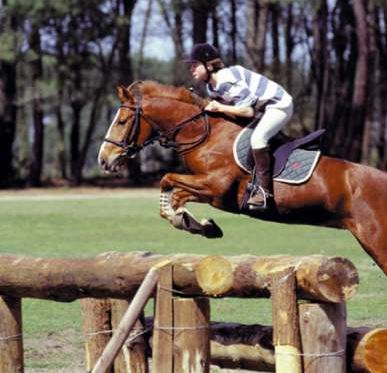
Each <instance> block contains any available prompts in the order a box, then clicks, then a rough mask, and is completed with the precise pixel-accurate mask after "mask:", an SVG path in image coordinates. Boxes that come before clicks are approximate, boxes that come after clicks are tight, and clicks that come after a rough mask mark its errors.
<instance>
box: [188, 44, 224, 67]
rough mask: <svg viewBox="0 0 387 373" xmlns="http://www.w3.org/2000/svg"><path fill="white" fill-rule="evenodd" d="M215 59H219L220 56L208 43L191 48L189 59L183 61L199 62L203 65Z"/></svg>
mask: <svg viewBox="0 0 387 373" xmlns="http://www.w3.org/2000/svg"><path fill="white" fill-rule="evenodd" d="M216 58H220V55H219V52H218V50H217V49H216V48H215V47H213V46H212V45H210V44H208V43H200V44H195V45H194V46H193V48H192V51H191V54H190V56H189V59H187V60H185V62H188V63H192V62H196V61H199V62H201V63H203V64H204V65H205V64H206V62H208V61H211V60H214V59H216Z"/></svg>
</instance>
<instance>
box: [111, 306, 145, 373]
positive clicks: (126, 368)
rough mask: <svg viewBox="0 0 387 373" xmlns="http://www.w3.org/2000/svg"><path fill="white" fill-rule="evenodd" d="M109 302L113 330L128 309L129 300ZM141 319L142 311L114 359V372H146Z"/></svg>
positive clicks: (142, 317) (142, 316)
mask: <svg viewBox="0 0 387 373" xmlns="http://www.w3.org/2000/svg"><path fill="white" fill-rule="evenodd" d="M110 303H111V325H112V328H113V330H115V329H116V328H117V327H118V325H119V322H120V321H121V319H122V317H123V315H124V314H125V312H126V310H127V309H128V307H129V305H130V302H129V301H126V300H120V299H111V300H110ZM143 319H144V315H143V313H142V314H141V316H140V318H139V319H137V321H136V322H135V324H134V327H133V330H132V331H131V332H130V333H129V337H128V339H127V340H126V341H125V343H124V345H123V346H122V348H121V351H120V352H119V354H118V355H117V357H116V359H115V360H114V373H129V372H130V373H148V371H149V369H148V359H147V357H146V356H145V339H144V335H142V334H141V333H142V332H143V331H144V326H143ZM136 335H138V337H136Z"/></svg>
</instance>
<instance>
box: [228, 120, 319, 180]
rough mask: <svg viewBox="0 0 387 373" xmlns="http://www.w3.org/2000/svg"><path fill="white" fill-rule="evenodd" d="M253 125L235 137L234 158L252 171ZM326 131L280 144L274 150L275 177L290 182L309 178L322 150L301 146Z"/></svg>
mask: <svg viewBox="0 0 387 373" xmlns="http://www.w3.org/2000/svg"><path fill="white" fill-rule="evenodd" d="M253 129H254V128H251V127H246V128H245V129H243V130H242V131H241V132H240V134H239V135H238V137H237V138H236V139H235V142H234V146H233V153H234V159H235V162H236V163H237V165H238V166H239V167H240V168H242V169H243V170H244V171H246V172H249V173H251V172H252V169H253V167H254V161H253V156H252V151H251V146H250V138H251V135H252V133H253ZM323 132H324V131H322V130H321V131H316V132H313V133H311V134H310V135H308V136H306V137H305V138H302V139H297V140H294V141H291V142H289V143H286V144H284V145H282V146H280V147H279V148H278V149H277V150H275V151H274V159H275V160H274V171H273V179H274V180H275V181H280V182H283V183H288V184H302V183H304V182H306V181H307V180H309V178H310V177H311V176H312V174H313V170H314V169H315V168H316V165H317V162H318V160H319V158H320V155H321V152H320V150H307V149H300V148H299V147H300V146H302V145H305V144H308V143H310V142H311V141H313V140H315V139H317V138H319V137H320V136H321V135H322V133H323Z"/></svg>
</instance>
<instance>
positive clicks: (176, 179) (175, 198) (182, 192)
mask: <svg viewBox="0 0 387 373" xmlns="http://www.w3.org/2000/svg"><path fill="white" fill-rule="evenodd" d="M160 186H161V194H160V215H161V217H163V218H165V219H167V220H168V221H169V222H170V223H171V224H172V225H173V226H174V227H176V228H178V229H183V230H186V231H188V232H190V233H193V234H200V235H202V236H205V237H207V238H217V237H222V236H223V233H222V231H221V229H220V228H219V227H218V226H217V225H216V223H215V222H214V221H213V220H212V219H203V220H202V221H200V222H199V221H198V220H197V219H196V218H195V217H194V216H193V215H192V214H191V213H190V212H189V211H188V210H187V209H186V208H185V205H186V203H188V202H202V203H211V202H212V201H213V200H214V198H216V196H215V195H214V192H215V193H216V188H215V189H214V188H212V183H211V182H210V180H209V179H208V177H207V176H206V175H180V174H172V173H169V174H166V175H165V176H164V177H163V178H162V180H161V182H160Z"/></svg>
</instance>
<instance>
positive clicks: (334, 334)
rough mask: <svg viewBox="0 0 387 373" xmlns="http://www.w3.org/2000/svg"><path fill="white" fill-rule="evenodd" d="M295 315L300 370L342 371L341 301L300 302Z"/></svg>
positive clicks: (343, 330) (343, 326)
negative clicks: (301, 366)
mask: <svg viewBox="0 0 387 373" xmlns="http://www.w3.org/2000/svg"><path fill="white" fill-rule="evenodd" d="M299 314H300V332H301V344H302V348H303V354H304V359H303V361H304V364H303V367H304V373H321V372H329V373H345V372H346V361H345V355H346V351H345V350H346V308H345V303H341V304H333V303H321V304H318V303H305V304H300V305H299Z"/></svg>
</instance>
